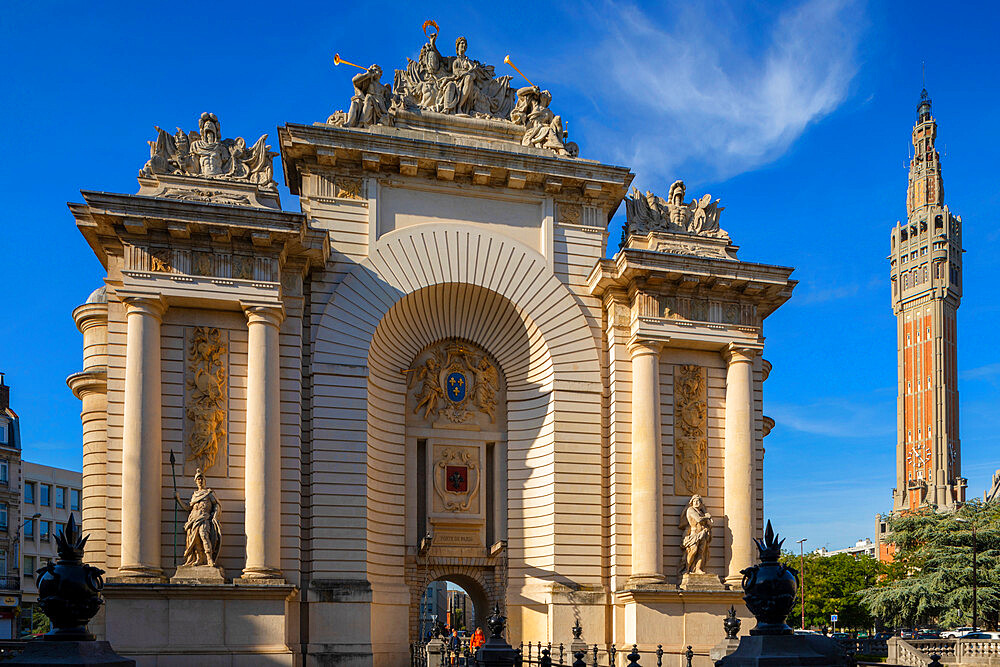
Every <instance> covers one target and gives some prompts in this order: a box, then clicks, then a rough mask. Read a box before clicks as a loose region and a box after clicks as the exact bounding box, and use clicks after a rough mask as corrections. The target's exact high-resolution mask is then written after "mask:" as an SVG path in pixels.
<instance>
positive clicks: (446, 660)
mask: <svg viewBox="0 0 1000 667" xmlns="http://www.w3.org/2000/svg"><path fill="white" fill-rule="evenodd" d="M445 641H447V640H445ZM619 653H621V651H620V650H619V649H618V648H616V647H615V646H608V647H607V648H602V647H601V646H600V645H599V644H588V645H587V650H586V651H582V650H578V651H576V652H575V653H574V652H573V651H572V650H571V649H570V647H569V646H567V645H566V644H564V643H559V644H551V643H546V644H543V643H541V642H534V643H532V642H527V643H524V642H522V643H521V644H520V645H519V646H518V647H517V648H516V649H515V650H514V654H515V657H514V665H515V667H615V666H616V665H617V664H618V663H617V662H616V660H618V659H619V657H618V654H619ZM440 655H441V663H440V664H441V665H442V667H479V665H480V663H479V662H478V661H477V660H476V657H475V653H474V652H473V651H472V649H471V648H470V646H469V644H468V641H467V640H465V641H463V642H462V643H461V644H460V646H458V647H456V646H454V645H448V644H445V646H444V647H443V648H442V652H441V654H440ZM665 655H677V654H676V653H672V654H671V653H670V652H668V651H665V650H664V649H663V645H662V644H661V645H658V646H657V647H656V650H655V651H646V652H645V653H643V652H642V651H640V650H639V647H638V646H636V645H633V646H632V648H631V650H629V651H628V652H627V653H626V654H625V655H624V659H625V660H626V661H627V662H625V663H624V664H625V665H626V667H654V666H655V667H663V657H664V656H665ZM680 655H682V656H683V657H684V658H685V664H686V665H687V666H688V667H691V665H692V661H693V660H694V656H695V653H694V650H693V649H692V647H690V646H688V647H687V649H686V650H685V651H683V652H681V653H680ZM427 665H428V658H427V643H426V642H416V643H413V644H411V645H410V667H427Z"/></svg>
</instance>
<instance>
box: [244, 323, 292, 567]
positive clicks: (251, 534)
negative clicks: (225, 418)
mask: <svg viewBox="0 0 1000 667" xmlns="http://www.w3.org/2000/svg"><path fill="white" fill-rule="evenodd" d="M245 310H246V314H247V320H248V329H249V342H248V345H247V401H246V415H247V420H246V428H247V432H246V477H245V479H244V484H245V495H246V515H245V530H246V536H247V561H246V567H245V568H244V569H243V578H244V579H280V578H281V386H280V382H281V378H280V366H279V363H278V361H279V347H278V326H279V325H280V324H281V320H282V317H283V314H282V312H281V310H280V309H279V308H276V307H264V306H251V307H247V308H246V309H245Z"/></svg>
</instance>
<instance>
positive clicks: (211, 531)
mask: <svg viewBox="0 0 1000 667" xmlns="http://www.w3.org/2000/svg"><path fill="white" fill-rule="evenodd" d="M194 483H195V485H196V486H197V487H198V488H197V489H196V490H195V492H194V493H193V494H192V495H191V501H190V502H188V503H185V502H184V501H183V500H181V497H180V495H179V494H177V493H176V492H175V493H174V500H176V501H177V504H178V505H180V507H181V509H183V510H184V511H185V512H188V519H187V522H185V524H184V533H185V535H186V541H185V547H184V565H188V566H191V565H194V566H197V565H207V566H209V567H217V565H216V560H218V558H219V551H220V550H221V549H222V527H221V526H220V524H219V509H220V508H219V499H218V498H216V497H215V491H213V490H212V489H210V488H208V487H207V486H206V485H205V475H204V473H202V471H201V468H198V470H197V471H196V472H195V474H194Z"/></svg>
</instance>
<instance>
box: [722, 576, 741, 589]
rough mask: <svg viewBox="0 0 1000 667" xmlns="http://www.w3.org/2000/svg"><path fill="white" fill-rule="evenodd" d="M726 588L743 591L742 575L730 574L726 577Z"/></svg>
mask: <svg viewBox="0 0 1000 667" xmlns="http://www.w3.org/2000/svg"><path fill="white" fill-rule="evenodd" d="M724 583H725V584H726V586H728V587H729V588H731V589H733V590H737V591H742V590H743V575H742V574H731V575H729V576H728V577H726V579H725V582H724Z"/></svg>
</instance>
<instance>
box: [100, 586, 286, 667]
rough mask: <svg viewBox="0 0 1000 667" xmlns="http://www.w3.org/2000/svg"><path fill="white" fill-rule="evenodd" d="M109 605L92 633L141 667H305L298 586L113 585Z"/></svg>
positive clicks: (107, 597)
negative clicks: (301, 666)
mask: <svg viewBox="0 0 1000 667" xmlns="http://www.w3.org/2000/svg"><path fill="white" fill-rule="evenodd" d="M104 598H105V601H106V602H105V605H104V608H103V609H102V610H101V612H100V613H99V614H98V615H97V617H96V618H95V619H94V620H93V621H92V622H91V624H90V629H91V631H92V632H94V634H96V635H97V638H98V639H106V640H107V641H109V642H110V643H111V645H112V646H114V647H115V650H116V651H117V652H118V653H119V654H120V655H123V656H125V657H128V658H132V659H133V660H135V661H136V664H137V665H138V666H139V667H144V666H156V667H162V666H164V665H234V664H238V665H268V666H271V665H273V666H280V665H287V666H289V667H291V666H292V665H295V664H297V663H298V661H297V659H296V656H295V654H294V652H293V650H292V649H291V648H290V647H291V646H295V643H294V641H293V638H294V633H295V631H296V630H297V628H298V607H299V603H298V589H297V588H296V587H294V586H290V585H287V584H285V585H280V586H243V585H241V586H236V585H233V584H223V585H178V584H108V585H106V586H105V588H104Z"/></svg>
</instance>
